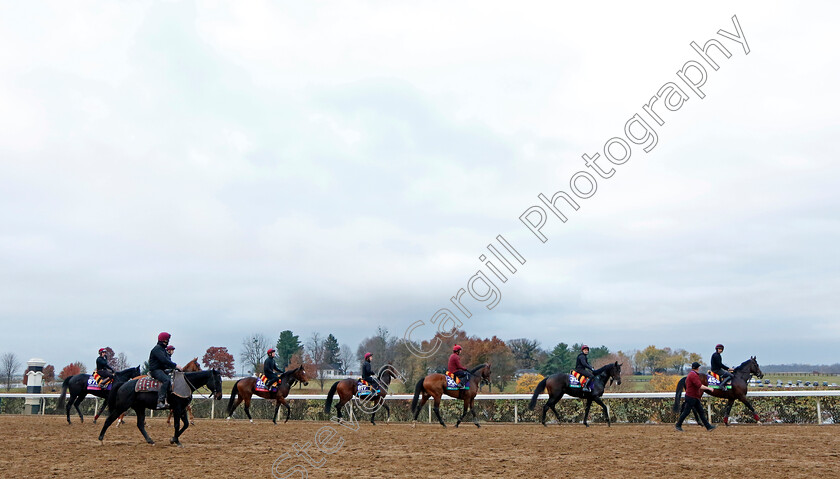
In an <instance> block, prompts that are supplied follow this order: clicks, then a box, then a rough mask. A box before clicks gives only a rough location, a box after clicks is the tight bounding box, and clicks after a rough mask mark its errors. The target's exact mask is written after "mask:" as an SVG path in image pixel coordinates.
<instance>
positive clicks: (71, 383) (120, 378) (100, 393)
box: [58, 366, 140, 424]
mask: <svg viewBox="0 0 840 479" xmlns="http://www.w3.org/2000/svg"><path fill="white" fill-rule="evenodd" d="M139 375H140V367H139V366H138V367H134V368H128V369H124V370H122V371H120V372H117V373H114V382H113V383H112V384H111V389H91V390H88V387H87V384H88V379H89V378H90V374H76V375H75V376H70V377H69V378H66V379H65V380H64V382H63V383H61V397H59V398H58V409H61V408H63V407H65V406H64V398H65V397H66V396H67V391H70V400H69V401H67V424H70V407H71V406H72V407H75V408H76V412H78V413H79V421H81V422H85V418H84V416H82V411H81V410H80V409H79V404H81V403H82V400H83V399H84V398H85V396H87V395H88V394H92V395H94V396H96V397H100V398H102V399H105V401H102V407H100V408H99V411H96V415H95V416H93V422H94V424H95V423H96V420H97V419H99V415H100V414H102V411H104V410H105V407H106V406H108V396H110V394H111V392H112V391H116V390H117V389H119V387H120V386H121V385H122V384H123V383H125V382H126V381H128V380H129V379H131V378H133V377H135V376H139Z"/></svg>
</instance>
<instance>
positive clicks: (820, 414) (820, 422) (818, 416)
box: [817, 399, 822, 424]
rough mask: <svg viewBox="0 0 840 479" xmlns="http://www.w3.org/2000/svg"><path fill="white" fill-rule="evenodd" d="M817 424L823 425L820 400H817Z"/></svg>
mask: <svg viewBox="0 0 840 479" xmlns="http://www.w3.org/2000/svg"><path fill="white" fill-rule="evenodd" d="M817 424H822V411H821V410H820V400H819V399H817Z"/></svg>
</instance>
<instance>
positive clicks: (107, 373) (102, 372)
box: [96, 369, 116, 381]
mask: <svg viewBox="0 0 840 479" xmlns="http://www.w3.org/2000/svg"><path fill="white" fill-rule="evenodd" d="M96 372H97V374H99V377H101V378H106V379H110V380H111V381H113V380H114V379H116V378H114V373H113V372H111V370H110V369H97V370H96Z"/></svg>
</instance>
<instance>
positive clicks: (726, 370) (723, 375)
mask: <svg viewBox="0 0 840 479" xmlns="http://www.w3.org/2000/svg"><path fill="white" fill-rule="evenodd" d="M722 352H723V345H722V344H718V345H717V346H715V352H714V354H712V361H711V365H710V367H709V369H711V370H712V372H714V373H716V374H717V375H718V376H720V389H721V390H722V391H723V390H726V384H727V383H729V382H730V381H732V374H731V372H732V368H730V367H729V366H727V365H725V364H723V359H722V358H721V357H720V353H722Z"/></svg>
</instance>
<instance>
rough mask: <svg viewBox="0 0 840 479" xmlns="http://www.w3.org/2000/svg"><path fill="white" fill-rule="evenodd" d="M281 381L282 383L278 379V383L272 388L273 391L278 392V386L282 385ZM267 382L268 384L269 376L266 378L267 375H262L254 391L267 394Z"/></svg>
mask: <svg viewBox="0 0 840 479" xmlns="http://www.w3.org/2000/svg"><path fill="white" fill-rule="evenodd" d="M280 381H281V380H280V378H277V382H276V383H274V385H273V386H271V390H272V391H277V386H279V385H280ZM267 382H268V376H266V375H265V374H260V376H259V377H258V378H257V384H256V385H255V386H254V389H256V390H257V391H260V392H264V393H267V392H268V388H267V387H265V383H267Z"/></svg>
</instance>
